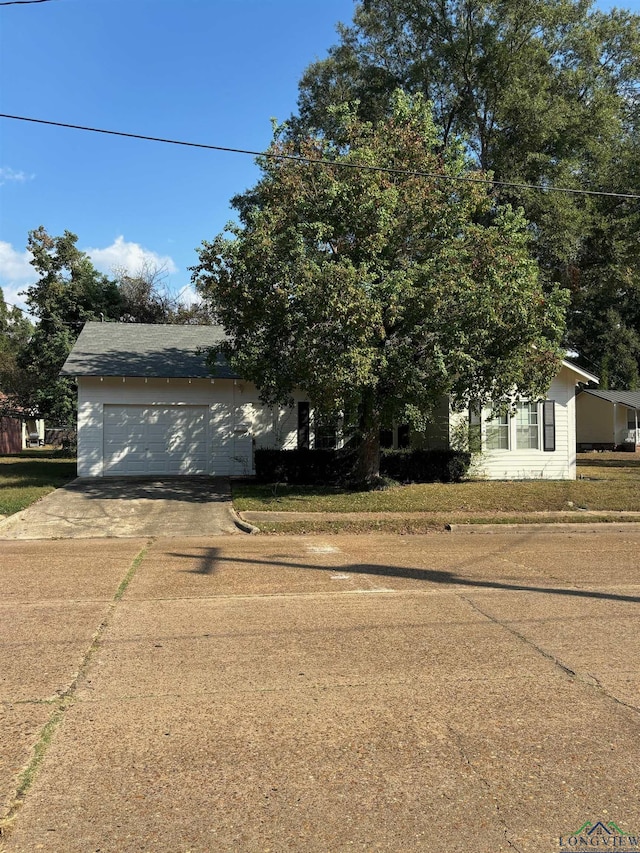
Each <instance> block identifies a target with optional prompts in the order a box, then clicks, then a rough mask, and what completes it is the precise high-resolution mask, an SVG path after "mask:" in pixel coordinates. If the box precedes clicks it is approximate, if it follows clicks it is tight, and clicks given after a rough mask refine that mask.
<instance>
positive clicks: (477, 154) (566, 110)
mask: <svg viewBox="0 0 640 853" xmlns="http://www.w3.org/2000/svg"><path fill="white" fill-rule="evenodd" d="M339 36H340V39H339V43H338V44H337V45H336V46H334V47H333V48H331V50H330V51H329V54H328V56H327V58H326V59H324V60H321V61H318V62H315V63H313V64H312V65H311V66H309V68H308V69H307V71H306V73H305V74H304V76H303V78H302V81H301V84H300V97H299V110H298V115H297V116H296V117H295V118H294V119H293V120H292V122H291V125H290V126H291V134H292V136H293V138H297V137H299V138H301V139H304V138H305V136H306V134H307V133H308V132H309V131H310V130H311V131H320V132H322V133H323V134H325V135H327V136H328V137H330V138H332V137H333V136H335V133H336V132H339V128H337V126H336V118H335V116H336V113H335V110H334V105H335V104H336V103H345V102H355V103H357V104H358V111H359V115H360V116H361V117H363V118H365V119H367V120H370V121H373V122H376V121H381V120H383V119H384V118H385V116H387V115H389V111H390V109H391V102H392V93H393V92H394V91H395V89H396V88H397V87H401V88H403V89H404V90H406V91H408V92H419V93H422V94H423V95H424V96H425V97H426V98H428V99H430V100H431V101H432V102H433V107H434V111H435V118H436V122H437V123H438V124H439V125H440V126H441V127H442V128H443V129H444V140H445V141H446V140H447V138H448V137H449V136H451V135H454V136H455V135H460V134H461V135H463V136H464V138H465V139H466V141H467V146H468V150H469V152H470V153H471V154H472V156H473V157H474V158H475V160H476V163H477V164H478V166H479V167H481V168H483V169H488V170H491V171H492V172H493V174H494V177H495V179H496V180H498V181H507V182H515V183H521V184H522V183H528V184H540V185H543V186H547V187H548V186H563V187H567V188H573V189H605V190H614V191H615V190H618V191H626V192H634V191H635V192H638V191H640V184H639V183H638V173H637V162H638V150H637V139H638V134H639V132H640V123H639V122H638V115H639V107H640V87H639V80H640V17H639V16H638V15H634V14H631V13H629V12H627V11H624V10H619V9H614V10H612V11H610V12H603V11H600V10H597V9H594V7H593V4H592V3H591V2H588V0H363V2H360V3H358V4H357V6H356V10H355V14H354V18H353V22H352V24H351V25H349V26H341V27H339ZM500 197H501V199H502V200H503V201H505V202H510V203H511V204H513V205H514V206H519V205H522V206H523V207H524V210H525V215H526V217H527V218H528V219H529V221H530V222H531V223H532V224H531V228H532V232H533V236H534V241H533V243H532V250H533V252H534V253H535V255H536V257H537V259H538V261H539V263H540V265H541V270H542V274H543V277H544V279H545V281H546V282H561V283H562V284H563V285H564V286H565V287H567V289H568V290H569V291H570V293H571V294H572V297H573V310H572V311H571V314H570V323H569V330H568V336H567V341H566V342H567V344H568V345H570V346H574V347H576V348H577V349H578V351H579V353H580V356H581V357H582V359H583V361H584V363H585V364H587V365H588V366H589V367H590V368H591V369H596V370H597V371H603V373H604V374H605V379H606V376H608V375H609V376H611V378H612V381H614V382H615V383H617V384H620V383H622V384H625V383H626V384H629V383H633V381H634V380H633V376H634V368H633V364H632V363H631V362H630V361H628V360H627V361H628V365H627V366H628V369H625V370H619V371H618V372H617V374H616V375H615V377H613V374H610V372H609V371H608V369H607V367H606V363H607V361H610V353H611V346H612V345H613V344H614V343H615V345H616V346H618V344H617V338H618V336H617V335H616V330H617V329H621V330H622V331H621V335H620V340H621V341H622V340H624V341H625V342H626V344H628V343H629V340H630V339H633V338H635V337H637V336H638V335H640V326H639V325H638V324H637V321H636V320H635V319H634V318H635V317H637V313H638V310H637V302H636V303H635V306H633V307H632V309H631V311H630V314H629V313H628V312H627V310H626V307H625V306H624V305H623V306H622V309H621V306H620V305H619V303H618V297H617V294H618V293H626V294H629V293H630V291H629V287H628V284H627V280H628V277H629V276H631V277H632V278H634V279H635V280H636V281H637V280H638V279H639V278H640V250H639V247H638V241H637V240H634V239H633V236H632V234H633V232H627V230H626V224H627V222H628V216H629V211H628V205H627V207H626V209H625V205H624V204H621V205H617V204H616V203H615V202H613V203H611V202H610V201H607V200H606V199H604V200H599V199H597V198H589V197H585V196H581V195H570V194H559V193H554V192H544V191H542V192H541V191H538V190H527V189H516V188H506V187H504V188H502V189H501V190H500ZM635 205H636V210H637V201H636V202H635ZM636 233H637V231H636ZM625 235H627V236H625ZM629 239H630V242H629ZM624 240H627V245H626V247H625V246H623V245H622V242H623V241H624ZM622 254H624V256H625V258H624V264H623V265H622V266H621V264H620V259H621V255H622ZM623 267H624V268H623ZM603 276H604V279H605V280H606V285H605V286H603V285H602V277H603ZM631 295H634V294H633V293H631ZM635 298H636V299H637V291H636V293H635ZM618 320H621V322H622V325H620V323H619V322H618ZM585 328H590V330H591V336H590V337H589V336H585V334H584V329H585ZM626 344H621V345H620V346H621V347H622V348H623V349H624V350H625V351H626V352H627V353H629V352H630V350H629V348H628V346H627V345H626ZM632 350H633V347H632ZM608 353H609V355H608ZM633 358H635V373H636V374H637V371H638V364H640V362H639V361H638V352H637V351H635V355H634V356H633ZM607 381H608V380H607Z"/></svg>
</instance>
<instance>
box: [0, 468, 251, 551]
mask: <svg viewBox="0 0 640 853" xmlns="http://www.w3.org/2000/svg"><path fill="white" fill-rule="evenodd" d="M237 532H238V529H237V527H236V525H235V522H234V515H233V509H232V503H231V491H230V488H229V481H228V480H226V479H225V478H222V477H215V478H214V477H180V478H179V477H176V478H167V479H157V480H149V479H146V480H142V479H141V480H135V479H130V478H127V479H124V478H123V479H120V478H109V479H100V480H91V481H88V480H74V481H73V482H72V483H69V484H68V485H67V486H64V487H63V488H61V489H56V491H54V492H51V494H49V495H46V497H44V498H42V499H41V500H39V501H38V502H37V503H35V504H33V506H30V507H29V508H28V509H26V510H23V511H22V512H19V513H16V514H15V515H12V516H9V518H7V519H5V520H4V521H0V539H89V538H91V539H95V538H99V537H126V536H134V537H135V536H215V535H219V534H221V533H237Z"/></svg>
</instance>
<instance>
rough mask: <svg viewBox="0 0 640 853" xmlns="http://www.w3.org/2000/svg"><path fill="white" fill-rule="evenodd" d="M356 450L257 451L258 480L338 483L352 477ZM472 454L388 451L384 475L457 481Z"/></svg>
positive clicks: (382, 462)
mask: <svg viewBox="0 0 640 853" xmlns="http://www.w3.org/2000/svg"><path fill="white" fill-rule="evenodd" d="M353 463H354V455H353V451H352V450H273V449H271V448H264V447H261V448H258V449H256V451H255V467H256V479H257V480H258V481H259V482H261V483H289V484H290V485H292V486H317V485H335V484H338V483H342V482H345V481H347V480H348V479H349V474H350V472H351V470H352V468H353ZM470 463H471V454H469V453H462V452H460V451H457V450H384V451H382V453H381V455H380V475H381V476H383V477H390V478H391V479H393V480H398V481H400V482H404V483H437V482H440V483H457V482H459V481H460V480H462V479H463V477H464V476H465V475H466V473H467V471H468V470H469V465H470Z"/></svg>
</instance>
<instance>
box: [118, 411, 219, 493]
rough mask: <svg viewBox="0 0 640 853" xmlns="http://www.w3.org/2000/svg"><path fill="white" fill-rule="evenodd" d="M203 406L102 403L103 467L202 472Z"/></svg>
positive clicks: (122, 471) (128, 471) (130, 472)
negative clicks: (115, 404)
mask: <svg viewBox="0 0 640 853" xmlns="http://www.w3.org/2000/svg"><path fill="white" fill-rule="evenodd" d="M207 412H208V409H207V407H206V406H113V405H105V407H104V473H105V475H111V476H116V475H118V476H136V475H138V476H143V475H147V474H153V475H155V474H158V475H163V474H164V475H176V474H207V473H208V465H207Z"/></svg>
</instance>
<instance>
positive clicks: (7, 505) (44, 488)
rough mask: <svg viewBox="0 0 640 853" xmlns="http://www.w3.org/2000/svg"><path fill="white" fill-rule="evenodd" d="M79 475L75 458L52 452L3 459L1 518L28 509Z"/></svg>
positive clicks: (0, 491) (24, 454) (1, 465)
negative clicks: (60, 455)
mask: <svg viewBox="0 0 640 853" xmlns="http://www.w3.org/2000/svg"><path fill="white" fill-rule="evenodd" d="M75 476H76V460H75V459H69V458H66V459H65V458H60V457H59V456H57V455H55V454H54V453H53V452H51V451H48V450H39V451H38V450H32V451H25V452H24V453H20V454H17V455H14V456H0V515H11V514H12V513H14V512H19V511H20V510H21V509H25V508H26V507H28V506H29V505H30V504H32V503H34V502H35V501H37V500H38V499H39V498H42V497H44V495H46V494H48V493H49V492H52V491H53V490H54V489H57V488H58V487H59V486H63V485H64V484H65V483H68V482H69V480H73V478H74V477H75Z"/></svg>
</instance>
